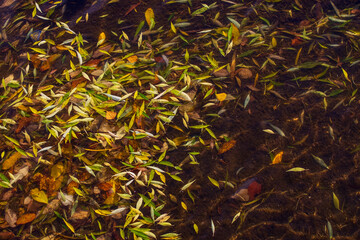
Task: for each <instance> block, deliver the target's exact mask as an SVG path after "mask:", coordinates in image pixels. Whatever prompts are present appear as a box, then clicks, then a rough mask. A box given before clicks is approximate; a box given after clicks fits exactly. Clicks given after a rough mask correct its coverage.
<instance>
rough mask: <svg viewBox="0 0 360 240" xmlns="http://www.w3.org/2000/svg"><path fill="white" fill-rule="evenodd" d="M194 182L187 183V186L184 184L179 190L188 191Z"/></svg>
mask: <svg viewBox="0 0 360 240" xmlns="http://www.w3.org/2000/svg"><path fill="white" fill-rule="evenodd" d="M195 181H196V180H193V181H191V182H188V183H187V184H185V185H184V186H183V187H182V188H181V191H185V190H186V189H188V188H189V187H190V186H191V184H193V183H194V182H195Z"/></svg>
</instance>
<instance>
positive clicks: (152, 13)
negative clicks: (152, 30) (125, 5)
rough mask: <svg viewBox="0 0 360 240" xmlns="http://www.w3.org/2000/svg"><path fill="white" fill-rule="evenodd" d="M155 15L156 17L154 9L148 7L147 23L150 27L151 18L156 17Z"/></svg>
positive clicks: (146, 12)
mask: <svg viewBox="0 0 360 240" xmlns="http://www.w3.org/2000/svg"><path fill="white" fill-rule="evenodd" d="M154 17H155V15H154V11H153V10H152V8H148V9H146V11H145V20H146V22H147V24H148V25H149V27H150V25H151V19H152V18H154Z"/></svg>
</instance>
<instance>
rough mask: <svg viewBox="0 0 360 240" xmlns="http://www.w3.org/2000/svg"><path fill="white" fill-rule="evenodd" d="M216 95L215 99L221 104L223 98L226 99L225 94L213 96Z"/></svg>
mask: <svg viewBox="0 0 360 240" xmlns="http://www.w3.org/2000/svg"><path fill="white" fill-rule="evenodd" d="M215 95H216V98H217V99H218V100H219V101H220V102H222V101H224V100H225V98H226V96H227V95H226V93H219V94H215Z"/></svg>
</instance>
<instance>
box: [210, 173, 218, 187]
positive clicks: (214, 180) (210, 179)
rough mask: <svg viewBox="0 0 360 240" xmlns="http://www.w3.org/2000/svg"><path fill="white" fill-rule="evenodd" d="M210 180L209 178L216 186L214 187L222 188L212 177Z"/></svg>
mask: <svg viewBox="0 0 360 240" xmlns="http://www.w3.org/2000/svg"><path fill="white" fill-rule="evenodd" d="M208 178H209V180H210V182H211V183H212V184H214V186H216V187H218V188H220V185H219V183H218V181H216V180H215V179H213V178H211V177H209V176H208Z"/></svg>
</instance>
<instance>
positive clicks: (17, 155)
mask: <svg viewBox="0 0 360 240" xmlns="http://www.w3.org/2000/svg"><path fill="white" fill-rule="evenodd" d="M21 156H22V155H21V153H19V152H17V151H16V152H14V153H13V154H12V155H11V156H10V157H9V158H8V159H6V160H5V161H4V163H3V165H2V169H3V170H7V169H9V168H11V167H12V166H14V164H15V163H16V161H17V160H19V159H20V158H21Z"/></svg>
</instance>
